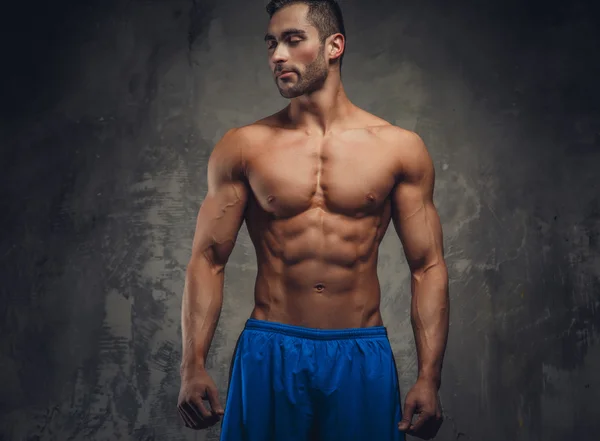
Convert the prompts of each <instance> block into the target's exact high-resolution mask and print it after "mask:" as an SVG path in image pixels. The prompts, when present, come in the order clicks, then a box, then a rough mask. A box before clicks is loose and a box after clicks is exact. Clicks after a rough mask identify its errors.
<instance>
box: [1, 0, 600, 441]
mask: <svg viewBox="0 0 600 441" xmlns="http://www.w3.org/2000/svg"><path fill="white" fill-rule="evenodd" d="M264 3H266V2H265V1H255V0H253V1H247V0H244V1H242V0H223V1H219V2H217V1H216V0H192V1H189V0H187V1H183V0H172V1H169V2H164V1H163V2H158V1H141V0H131V1H116V0H111V1H104V2H100V1H90V2H77V3H76V2H72V3H71V4H69V3H67V2H63V3H60V4H56V3H54V4H41V2H40V4H39V5H37V4H35V3H31V2H22V4H15V5H13V6H12V8H13V10H12V12H11V13H10V14H8V13H7V14H6V18H8V21H9V22H11V23H10V24H12V27H10V28H5V29H4V31H6V30H8V31H9V33H8V34H7V35H6V36H5V38H4V39H3V42H4V44H5V45H7V47H6V50H5V51H4V55H3V57H4V61H5V62H6V64H4V66H5V67H4V68H3V73H2V75H3V78H4V79H3V80H2V86H3V90H4V91H3V94H4V95H3V96H4V98H3V99H2V100H0V101H1V103H2V106H1V108H2V127H1V132H0V141H1V146H2V151H1V156H0V159H1V165H0V171H1V177H0V179H1V180H2V186H1V188H0V192H1V193H0V197H1V198H0V201H1V202H0V203H1V204H2V206H1V208H2V218H1V223H2V224H1V226H2V228H3V229H2V234H1V235H0V263H1V265H0V275H1V281H2V283H0V293H1V297H0V300H1V302H0V303H1V306H0V312H1V315H0V348H1V352H0V354H1V355H0V378H1V381H0V415H1V417H0V439H2V440H10V441H25V440H27V441H33V440H37V441H54V440H60V441H65V440H91V441H102V440H115V439H121V440H143V441H151V440H170V441H176V440H192V439H195V440H205V439H206V440H215V439H218V429H214V430H210V431H208V432H202V433H195V432H192V431H189V430H187V429H184V428H183V426H182V424H181V423H180V421H179V419H178V416H177V413H176V409H175V404H176V400H177V394H178V387H179V379H178V363H179V358H180V325H179V316H180V302H181V294H182V289H183V280H184V269H185V266H186V264H187V260H188V258H189V255H190V245H191V239H192V235H193V230H194V223H195V216H196V213H197V210H198V207H199V204H200V203H201V202H202V199H203V197H204V194H205V191H206V176H205V175H206V162H207V158H208V155H209V153H210V151H211V149H212V146H213V145H214V143H215V142H216V141H217V140H218V139H219V138H220V137H221V136H222V135H223V133H224V132H225V131H226V130H227V129H228V128H230V127H232V126H238V125H242V124H246V123H249V122H251V121H253V120H255V119H258V118H260V117H262V116H264V115H266V114H269V113H271V112H274V111H276V110H278V109H279V108H281V107H282V106H284V105H285V101H284V100H283V99H282V98H280V97H279V95H278V93H277V91H276V89H275V87H274V85H273V83H272V80H271V79H270V75H269V71H268V68H267V63H266V56H265V51H264V47H263V44H262V42H261V37H262V35H263V34H264V31H265V27H266V19H267V16H266V14H265V13H264V9H263V6H264ZM590 3H591V2H590ZM342 4H343V6H344V9H345V14H346V19H347V28H348V33H349V39H348V53H347V56H346V59H345V66H344V81H345V86H346V88H347V91H348V93H349V95H350V97H351V99H352V100H354V102H355V103H356V104H358V105H360V106H362V107H363V108H365V109H367V110H369V111H371V112H374V113H375V114H377V115H379V116H381V117H383V118H386V119H387V120H389V121H390V122H392V123H395V124H398V125H400V126H403V127H405V128H408V129H411V130H415V131H416V132H418V133H419V134H420V135H421V136H422V137H423V138H424V140H425V142H426V143H427V145H428V147H429V149H430V152H431V154H432V156H433V158H434V161H435V165H436V169H437V190H436V195H435V200H436V203H437V206H438V208H439V212H440V215H441V219H442V222H443V226H444V232H445V246H446V251H447V259H448V265H449V269H450V277H451V298H452V311H451V333H450V341H449V345H448V350H447V357H446V363H445V367H444V375H443V386H442V392H441V394H442V399H443V405H444V408H445V412H446V416H447V419H446V422H445V424H444V426H443V428H442V430H441V432H440V434H439V435H438V437H437V439H439V440H473V441H484V440H485V441H496V440H498V441H500V440H515V441H520V440H523V441H540V440H543V441H555V440H563V439H569V440H573V441H594V440H598V439H600V435H598V433H600V405H599V404H598V401H599V398H600V376H599V375H598V373H597V372H598V369H599V366H600V344H598V337H599V329H598V328H599V323H600V313H599V311H600V250H599V247H600V197H599V186H598V184H599V181H600V179H599V174H600V106H599V104H598V103H599V102H600V101H599V98H600V93H599V92H598V86H597V79H598V78H599V77H600V62H599V61H598V57H597V53H598V50H599V46H600V45H599V38H598V34H599V32H598V31H597V30H596V29H594V22H593V21H592V20H593V19H594V16H597V15H598V10H597V9H598V8H597V7H592V6H589V5H587V4H586V3H584V2H578V1H575V2H571V3H568V2H562V4H561V5H556V6H555V5H552V4H550V3H547V2H546V3H543V2H539V1H538V2H528V3H524V2H517V1H516V0H514V1H493V2H492V1H488V2H476V1H474V0H473V1H467V0H463V1H458V0H457V1H454V2H441V1H439V2H434V1H433V0H419V1H417V0H409V1H403V2H400V3H398V2H395V1H392V0H378V1H377V3H375V2H373V1H370V2H366V1H359V0H346V1H344V2H343V3H342ZM375 4H377V7H374V6H373V5H375ZM380 255H381V258H380V276H381V280H382V287H383V303H382V310H383V314H384V320H385V323H386V325H387V327H388V329H389V332H390V338H391V341H392V345H393V348H394V351H395V355H396V357H397V361H398V368H399V371H400V377H401V385H402V392H403V395H404V394H405V393H406V391H407V390H408V388H409V387H410V385H411V384H412V381H413V380H414V379H415V369H416V358H415V348H414V343H413V336H412V332H411V328H410V321H409V302H410V299H409V273H408V271H407V268H406V264H405V260H404V258H403V254H402V249H401V245H400V243H399V240H398V239H397V237H396V236H395V233H394V231H393V229H392V228H390V230H389V231H388V234H387V236H386V238H385V241H384V243H383V245H382V248H381V254H380ZM255 272H256V264H255V258H254V252H253V249H252V245H251V243H250V240H249V238H248V235H247V232H246V230H245V227H244V229H243V231H242V233H241V235H240V238H239V241H238V244H237V246H236V248H235V250H234V253H233V256H232V259H231V263H230V264H229V266H228V269H227V272H226V295H225V305H224V310H223V314H222V319H221V321H220V324H219V327H218V330H217V334H216V337H215V341H214V344H213V347H212V350H211V353H210V361H209V367H210V372H211V373H212V374H213V375H214V377H215V380H216V381H217V382H218V384H219V387H220V390H221V393H222V394H225V391H226V387H227V372H228V367H229V361H230V357H231V355H232V351H233V348H234V344H235V341H236V339H237V337H238V335H239V332H240V331H241V329H242V326H243V324H244V321H245V320H246V318H247V317H248V314H249V313H250V310H251V308H252V284H253V280H254V276H255Z"/></svg>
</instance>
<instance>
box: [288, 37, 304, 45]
mask: <svg viewBox="0 0 600 441" xmlns="http://www.w3.org/2000/svg"><path fill="white" fill-rule="evenodd" d="M301 41H302V40H301V39H299V38H294V39H291V40H290V41H289V43H290V44H298V43H300V42H301Z"/></svg>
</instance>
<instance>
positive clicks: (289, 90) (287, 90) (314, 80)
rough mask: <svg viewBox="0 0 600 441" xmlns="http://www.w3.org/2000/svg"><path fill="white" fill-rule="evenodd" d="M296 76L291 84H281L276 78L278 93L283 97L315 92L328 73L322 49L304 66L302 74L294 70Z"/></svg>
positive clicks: (294, 96) (321, 85) (323, 82)
mask: <svg viewBox="0 0 600 441" xmlns="http://www.w3.org/2000/svg"><path fill="white" fill-rule="evenodd" d="M294 72H295V73H296V76H297V77H298V82H297V83H295V84H292V85H288V84H287V83H284V85H283V86H282V85H281V84H280V80H279V79H276V80H275V82H276V84H277V88H278V89H279V93H280V94H281V96H282V97H284V98H289V99H291V98H296V97H299V96H302V95H310V94H311V93H313V92H316V91H317V90H319V89H320V88H321V87H323V84H325V80H326V79H327V77H328V75H329V69H328V68H327V62H326V61H325V55H324V54H323V51H322V50H319V55H318V56H317V59H316V60H315V61H313V62H312V63H310V64H309V65H308V66H306V69H305V70H304V72H303V73H302V74H300V73H299V72H297V71H294Z"/></svg>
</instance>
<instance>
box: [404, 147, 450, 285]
mask: <svg viewBox="0 0 600 441" xmlns="http://www.w3.org/2000/svg"><path fill="white" fill-rule="evenodd" d="M417 149H418V150H417V154H416V155H415V156H414V157H413V158H411V159H412V161H409V162H408V167H409V168H408V170H407V172H406V173H405V175H404V176H403V178H402V179H401V180H400V182H398V184H397V185H396V188H395V189H394V193H393V197H392V220H393V223H394V227H395V229H396V231H397V233H398V236H399V238H400V241H401V242H402V246H403V248H404V254H405V255H406V259H407V261H408V264H409V266H410V269H411V271H412V272H413V273H415V272H419V271H426V270H427V269H428V268H430V267H432V266H434V265H436V264H438V263H440V262H441V261H442V260H443V253H444V251H443V239H442V226H441V222H440V218H439V215H438V212H437V210H436V208H435V205H434V203H433V188H434V181H435V172H434V168H433V163H432V161H431V158H430V157H429V155H428V153H427V152H426V150H425V147H424V146H423V145H421V146H417Z"/></svg>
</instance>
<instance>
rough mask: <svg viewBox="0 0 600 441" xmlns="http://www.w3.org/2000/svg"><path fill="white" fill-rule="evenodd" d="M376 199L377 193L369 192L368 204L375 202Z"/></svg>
mask: <svg viewBox="0 0 600 441" xmlns="http://www.w3.org/2000/svg"><path fill="white" fill-rule="evenodd" d="M375 201H376V199H375V195H374V194H373V193H369V194H367V203H368V204H374V203H375Z"/></svg>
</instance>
